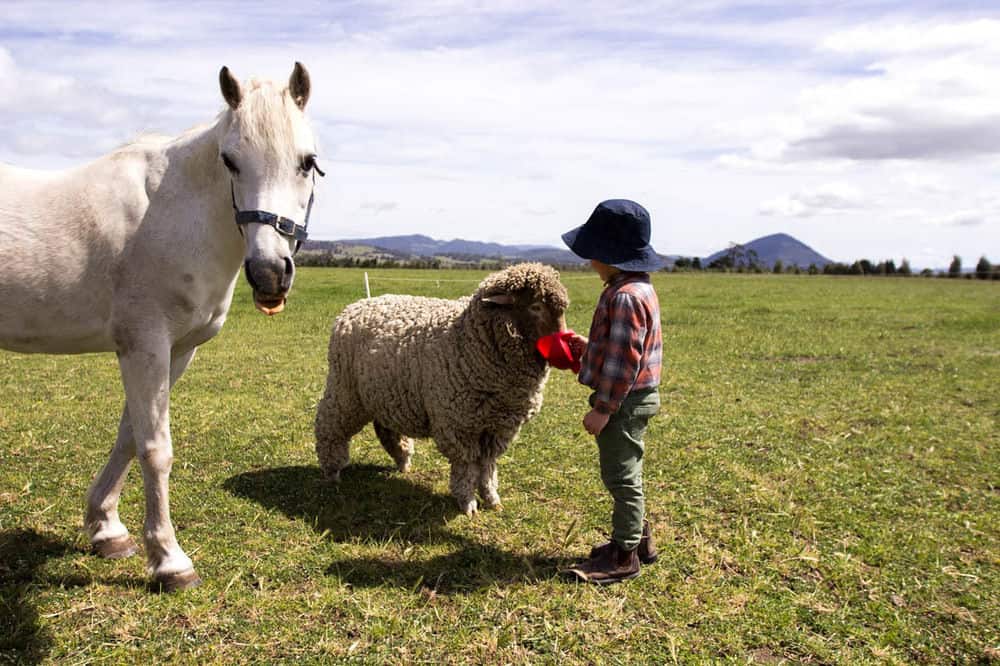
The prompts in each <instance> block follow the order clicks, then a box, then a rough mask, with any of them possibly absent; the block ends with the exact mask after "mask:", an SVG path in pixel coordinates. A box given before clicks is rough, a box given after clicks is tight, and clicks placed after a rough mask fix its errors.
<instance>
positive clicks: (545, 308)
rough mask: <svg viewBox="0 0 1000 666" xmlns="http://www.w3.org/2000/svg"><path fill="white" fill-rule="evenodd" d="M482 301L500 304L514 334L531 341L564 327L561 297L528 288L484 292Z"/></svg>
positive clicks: (563, 309) (564, 317)
mask: <svg viewBox="0 0 1000 666" xmlns="http://www.w3.org/2000/svg"><path fill="white" fill-rule="evenodd" d="M483 301H484V302H486V303H491V304H493V305H494V306H498V307H499V308H501V309H502V310H503V311H504V314H505V315H506V316H507V317H509V318H510V322H511V324H512V325H513V327H514V329H515V330H516V331H517V335H518V336H519V337H522V338H525V339H526V340H528V341H529V342H531V343H532V344H534V342H535V341H537V340H538V339H539V338H542V337H545V336H546V335H551V334H552V333H557V332H558V331H565V330H566V309H565V306H564V305H563V302H564V301H557V300H551V299H550V300H546V299H545V298H544V297H543V296H541V295H539V294H537V293H535V292H534V291H533V290H531V289H519V290H517V291H515V292H512V293H511V292H507V293H500V294H493V295H490V296H484V297H483Z"/></svg>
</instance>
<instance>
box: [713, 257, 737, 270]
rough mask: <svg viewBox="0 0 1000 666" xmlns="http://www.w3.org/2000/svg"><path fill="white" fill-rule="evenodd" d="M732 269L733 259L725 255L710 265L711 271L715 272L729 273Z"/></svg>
mask: <svg viewBox="0 0 1000 666" xmlns="http://www.w3.org/2000/svg"><path fill="white" fill-rule="evenodd" d="M732 267H733V258H732V257H731V256H730V255H729V254H725V255H723V256H721V257H719V258H718V259H715V260H714V261H712V262H710V263H709V264H708V268H709V270H715V271H727V270H729V269H731V268H732Z"/></svg>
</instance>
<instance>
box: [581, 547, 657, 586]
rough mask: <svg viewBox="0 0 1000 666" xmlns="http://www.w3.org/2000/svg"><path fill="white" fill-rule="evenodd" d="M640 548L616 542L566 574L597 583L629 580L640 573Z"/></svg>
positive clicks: (603, 583)
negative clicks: (626, 546) (628, 548)
mask: <svg viewBox="0 0 1000 666" xmlns="http://www.w3.org/2000/svg"><path fill="white" fill-rule="evenodd" d="M638 550H639V549H638V548H633V549H632V550H625V549H624V548H622V547H621V546H619V545H618V544H617V543H615V542H613V541H612V542H611V546H610V547H609V548H606V549H604V550H602V551H601V552H599V553H598V554H597V556H596V557H592V558H590V559H589V560H587V561H585V562H581V563H580V564H577V565H576V566H574V567H572V568H571V569H567V570H566V571H565V573H566V574H568V575H570V576H573V577H575V578H576V579H577V580H580V581H583V582H586V583H594V584H595V585H611V584H613V583H620V582H622V581H623V580H629V579H631V578H635V577H636V576H638V575H639V556H638V555H637V554H636V551H638Z"/></svg>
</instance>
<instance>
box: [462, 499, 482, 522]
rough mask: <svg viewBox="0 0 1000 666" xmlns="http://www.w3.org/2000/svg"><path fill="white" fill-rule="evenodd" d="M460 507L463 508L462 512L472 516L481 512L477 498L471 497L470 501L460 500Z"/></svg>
mask: <svg viewBox="0 0 1000 666" xmlns="http://www.w3.org/2000/svg"><path fill="white" fill-rule="evenodd" d="M458 508H459V509H461V510H462V513H464V514H465V515H467V516H469V517H470V518H471V517H472V516H474V515H476V514H477V513H479V506H478V505H477V504H476V500H474V499H471V500H469V501H468V502H459V503H458Z"/></svg>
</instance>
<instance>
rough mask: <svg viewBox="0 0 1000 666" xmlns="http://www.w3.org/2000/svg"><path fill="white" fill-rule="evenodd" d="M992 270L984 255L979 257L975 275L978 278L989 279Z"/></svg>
mask: <svg viewBox="0 0 1000 666" xmlns="http://www.w3.org/2000/svg"><path fill="white" fill-rule="evenodd" d="M992 272H993V266H992V265H991V264H990V261H989V259H987V258H986V255H983V256H981V257H979V263H978V264H976V277H977V278H979V279H980V280H989V279H990V277H991V273H992Z"/></svg>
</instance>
